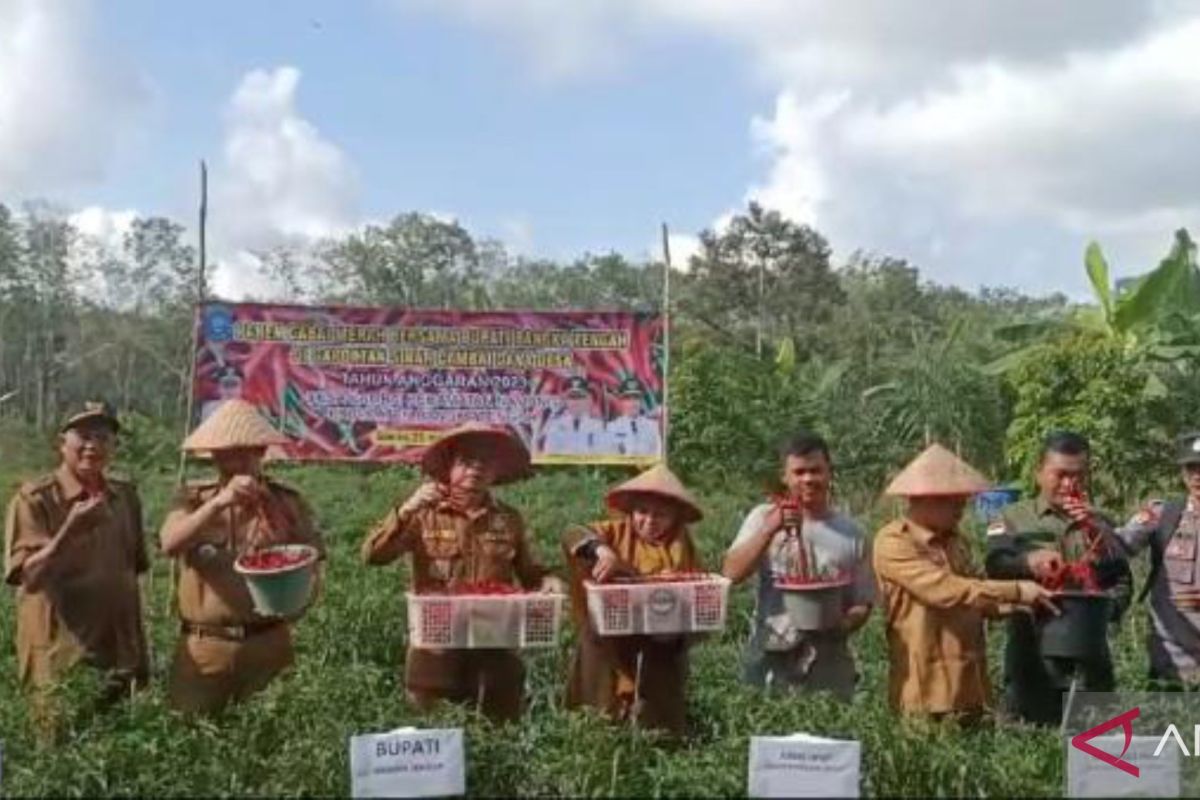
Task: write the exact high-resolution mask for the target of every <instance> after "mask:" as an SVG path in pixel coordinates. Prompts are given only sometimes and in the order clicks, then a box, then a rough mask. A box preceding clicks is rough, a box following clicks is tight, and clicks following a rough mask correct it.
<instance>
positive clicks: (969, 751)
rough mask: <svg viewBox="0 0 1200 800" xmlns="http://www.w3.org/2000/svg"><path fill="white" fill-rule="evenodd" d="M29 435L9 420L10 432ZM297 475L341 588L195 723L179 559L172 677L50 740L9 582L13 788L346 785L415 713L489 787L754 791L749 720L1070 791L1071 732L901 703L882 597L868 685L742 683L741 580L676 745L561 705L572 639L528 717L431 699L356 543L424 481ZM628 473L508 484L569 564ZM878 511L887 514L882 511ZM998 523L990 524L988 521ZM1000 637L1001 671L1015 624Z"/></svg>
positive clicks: (543, 658)
mask: <svg viewBox="0 0 1200 800" xmlns="http://www.w3.org/2000/svg"><path fill="white" fill-rule="evenodd" d="M4 442H10V443H11V442H12V437H11V436H10V437H8V438H7V439H5V438H4V437H3V431H0V443H4ZM0 452H3V454H4V455H3V457H2V459H0V486H3V487H5V489H6V491H7V490H8V489H10V488H11V487H12V485H13V482H14V481H15V480H16V479H18V478H20V477H22V476H28V475H30V474H32V473H33V472H35V471H36V470H37V469H39V468H41V467H42V466H44V464H45V461H44V457H45V453H44V451H43V450H42V449H41V448H40V447H25V446H22V447H21V448H17V447H14V446H12V445H11V444H9V446H6V447H3V448H0ZM279 472H280V474H281V476H282V477H283V478H284V479H285V480H288V481H290V482H292V483H293V484H295V485H297V486H299V487H301V488H302V490H303V491H304V492H305V493H306V495H307V496H308V497H309V499H310V500H311V501H312V503H313V505H314V507H315V508H316V509H317V511H318V514H319V517H320V521H321V523H322V526H323V529H324V531H325V532H326V536H327V539H328V541H329V543H330V549H331V553H330V563H329V568H328V573H327V575H328V579H327V583H326V594H325V595H324V597H323V598H322V601H321V603H320V604H319V605H318V607H316V608H315V609H314V611H313V612H312V613H311V614H310V615H309V616H308V617H307V618H306V619H305V620H304V621H303V623H302V624H301V625H300V626H299V627H298V629H297V650H298V655H297V664H296V667H295V668H294V669H293V670H292V671H290V672H289V673H288V674H287V675H286V676H285V677H284V678H282V679H281V680H279V681H277V682H276V683H275V684H274V685H273V686H271V687H270V689H269V690H268V691H266V692H265V693H264V694H262V695H261V696H259V697H257V698H255V699H254V700H253V701H252V702H250V703H248V704H246V705H244V706H242V707H239V708H236V709H233V710H231V711H229V712H227V713H226V714H224V715H223V716H221V717H220V718H217V719H212V720H205V721H186V720H183V719H181V718H179V717H177V716H175V715H174V714H173V713H172V712H170V711H169V710H168V709H167V708H166V707H165V705H164V701H163V693H162V685H163V679H164V677H165V670H166V665H167V663H168V657H169V654H170V652H171V648H172V646H173V644H174V641H175V637H176V633H175V631H176V627H175V623H174V619H173V617H172V616H171V614H170V597H169V577H168V575H169V571H168V564H167V562H166V561H165V560H164V559H162V558H157V559H156V560H155V564H154V569H153V572H152V574H151V576H150V577H149V581H148V586H147V598H146V602H147V609H148V615H149V624H150V630H151V639H152V648H153V656H154V668H155V674H154V678H155V684H154V686H153V687H152V688H151V689H150V690H149V691H147V692H144V693H143V694H142V695H141V696H139V697H138V698H137V699H136V701H134V702H132V703H130V704H128V705H127V706H125V707H124V708H122V709H120V710H118V711H116V712H113V713H110V714H108V715H106V716H101V717H97V718H92V719H83V718H82V717H81V718H80V719H79V720H78V722H77V724H76V725H75V727H74V729H73V732H72V735H71V737H70V740H69V742H68V743H67V744H65V745H64V746H62V747H60V748H59V749H57V750H54V751H52V752H44V751H39V750H38V749H37V748H36V747H35V745H34V743H33V741H32V738H31V736H30V734H29V729H28V725H27V720H26V718H25V712H24V704H23V703H22V702H21V695H20V691H19V688H18V686H17V683H16V677H15V659H14V658H13V657H12V655H11V654H12V653H13V643H12V636H13V607H12V595H11V593H10V592H4V593H2V594H0V740H2V742H3V756H4V764H3V781H4V784H3V787H0V790H2V791H3V793H5V794H7V795H9V796H18V795H57V796H97V795H111V794H122V795H276V796H279V795H293V796H294V795H302V794H303V795H345V794H347V793H348V792H349V773H348V760H349V759H348V750H347V745H348V737H350V736H351V735H353V734H355V733H362V732H373V731H382V730H390V729H392V728H396V727H399V726H401V725H406V724H411V725H423V726H437V725H463V726H465V727H466V729H467V749H468V777H467V786H468V791H469V792H470V793H471V794H475V795H490V796H497V795H567V796H639V795H640V796H645V795H662V796H728V795H738V794H744V792H745V786H746V758H747V746H748V740H749V737H750V736H751V735H753V734H789V733H792V732H797V731H807V732H809V733H814V734H818V735H826V736H833V737H856V738H858V739H860V740H861V741H862V743H863V757H864V764H863V770H864V775H863V791H864V793H866V794H870V795H892V796H895V795H920V796H946V795H951V796H962V795H974V796H1032V795H1059V794H1061V793H1062V785H1063V784H1062V760H1063V759H1062V746H1061V744H1060V742H1059V740H1058V739H1057V737H1056V736H1055V734H1054V733H1053V732H1046V731H1041V730H1036V729H1033V728H1029V727H1026V726H1020V725H1010V724H999V723H997V724H992V725H988V726H985V727H983V728H982V729H978V730H970V731H965V730H960V729H957V728H954V727H946V726H939V725H935V724H930V723H924V722H921V721H906V720H902V719H899V718H897V717H895V716H893V715H892V714H890V713H889V712H888V710H887V707H886V703H885V693H884V687H885V683H886V677H887V674H886V670H887V661H886V656H885V650H884V641H883V637H882V627H881V624H880V618H879V616H878V614H876V615H874V616H873V618H872V620H871V622H870V623H869V624H868V626H867V627H866V628H865V629H864V631H863V632H862V633H861V634H860V635H859V636H858V637H857V639H856V641H855V649H856V651H857V654H858V660H859V665H860V672H861V673H862V678H861V683H860V688H859V691H858V693H857V696H856V698H855V700H854V702H853V704H851V705H849V706H840V705H838V704H836V703H834V702H832V701H830V700H827V699H825V698H824V697H809V696H788V697H787V698H786V699H784V700H777V699H769V698H766V697H764V696H763V695H762V694H761V693H758V692H755V691H752V690H750V689H747V688H745V687H743V686H741V685H739V684H738V682H737V672H738V663H739V656H740V649H741V646H742V643H743V642H744V641H745V639H746V636H747V633H748V628H749V619H750V612H751V591H750V588H749V587H742V588H741V589H739V590H737V591H736V592H735V594H734V596H733V605H732V611H733V613H732V614H731V624H730V626H729V628H728V630H727V631H726V632H725V633H724V635H723V636H721V637H719V638H714V639H712V640H710V641H708V642H706V643H704V644H702V645H701V646H699V647H698V648H697V649H696V650H695V651H694V652H693V660H692V667H693V674H692V677H691V683H690V709H689V716H690V725H691V731H692V733H691V736H690V738H689V739H688V741H687V742H686V743H685V744H682V745H673V746H672V745H667V744H664V743H661V742H658V741H655V740H654V739H653V738H652V737H648V736H646V735H645V734H643V733H640V732H637V731H632V730H629V729H627V728H622V727H617V726H612V725H609V724H606V723H605V722H603V721H602V720H599V719H597V718H594V717H592V716H591V715H588V714H575V713H568V712H566V711H564V710H562V708H561V703H560V698H561V687H562V685H563V680H564V676H565V671H566V663H567V656H568V653H569V647H570V645H571V637H570V636H567V637H564V639H563V641H562V642H561V644H560V646H559V647H558V648H556V649H553V650H548V651H540V652H537V653H535V654H533V655H530V656H528V658H527V664H528V666H529V670H530V680H529V682H528V693H529V707H528V713H527V715H526V718H525V721H523V722H522V723H521V724H519V725H515V726H509V727H505V728H495V727H492V726H490V725H489V724H488V723H486V722H485V721H483V720H481V719H480V718H478V717H477V716H476V715H474V714H473V713H471V712H469V711H465V710H461V709H455V708H447V709H444V710H443V711H440V712H438V713H436V714H434V715H431V716H427V717H420V716H418V715H417V714H415V713H414V711H413V710H412V709H410V708H409V707H408V706H407V705H406V704H405V702H404V699H403V687H402V684H401V682H400V679H399V678H400V671H401V666H402V665H401V660H402V656H403V649H404V638H405V636H404V614H403V610H404V609H403V594H402V592H403V588H404V586H405V581H406V577H405V574H404V572H403V570H402V569H398V568H386V569H377V568H370V569H369V568H366V567H364V566H362V565H361V563H360V562H359V560H358V555H357V548H358V545H359V542H360V541H361V538H362V536H363V535H364V533H365V531H366V530H367V529H368V527H369V526H370V525H371V523H372V522H373V521H374V520H375V519H376V518H378V517H379V516H381V515H382V513H383V512H384V511H385V510H386V508H387V507H388V505H389V503H390V502H392V501H393V500H394V499H395V498H396V497H398V496H400V495H402V494H405V493H406V492H407V491H409V490H410V489H411V488H412V487H413V486H414V485H415V481H416V477H415V475H414V474H413V473H412V472H410V471H408V470H402V469H388V470H375V471H371V472H364V471H356V470H351V469H347V468H295V469H284V470H279ZM618 477H619V475H618V474H617V473H611V472H604V471H600V470H571V471H546V472H545V473H543V474H541V475H539V476H538V477H537V478H535V479H533V480H531V481H529V482H527V483H525V484H522V485H519V486H517V487H513V488H511V489H508V490H505V491H504V492H503V493H502V496H503V497H504V498H505V499H506V500H508V501H509V502H511V503H512V504H514V505H515V506H517V507H518V508H519V509H521V510H522V511H523V512H524V514H525V516H526V519H527V520H528V522H529V523H530V525H531V527H532V529H533V531H534V535H535V537H536V540H537V543H538V546H539V550H540V553H541V554H542V556H543V558H544V559H545V560H546V561H547V562H549V563H551V564H557V562H558V548H557V543H556V540H557V536H558V534H559V533H560V532H561V531H562V530H563V528H564V527H565V525H566V524H568V523H569V522H577V521H587V520H589V519H592V518H594V517H595V515H596V514H597V513H598V511H599V509H600V508H601V498H602V496H603V493H604V489H605V487H606V486H607V485H608V483H610V482H612V481H614V480H615V479H616V478H618ZM172 481H173V476H172V475H171V474H170V472H169V471H164V472H160V473H157V474H147V475H143V476H141V486H142V493H143V498H144V501H145V503H146V508H147V512H146V513H147V521H148V526H149V528H150V529H151V530H156V526H157V523H158V521H159V520H161V517H162V511H163V508H164V505H165V503H166V500H167V498H168V496H169V494H170V491H171V485H172ZM701 496H702V498H703V500H704V504H705V506H706V509H707V511H708V516H707V518H706V519H705V521H704V522H703V523H702V524H701V525H699V526H698V528H697V530H696V531H695V535H696V538H697V540H698V542H699V544H700V546H701V549H702V551H703V554H704V556H705V557H706V558H707V559H708V560H709V562H708V563H710V564H716V563H718V560H719V556H720V553H721V552H722V551H723V549H724V547H725V545H726V544H727V543H728V541H729V540H730V538H731V537H732V535H733V533H734V531H736V528H737V525H738V523H739V522H740V518H741V515H742V514H744V513H745V511H746V510H747V508H748V506H749V505H750V504H751V503H752V502H755V501H756V497H755V493H754V492H753V491H748V490H743V489H741V488H737V487H727V486H726V487H719V486H718V487H705V488H704V489H703V491H702V492H701ZM875 521H877V520H872V522H873V523H874V522H875ZM979 533H980V532H979V531H978V530H976V531H975V534H976V535H978V534H979ZM1145 626H1146V621H1145V619H1144V616H1143V612H1142V611H1141V610H1135V611H1134V612H1132V613H1131V614H1130V615H1129V616H1128V618H1127V620H1126V622H1125V623H1124V625H1123V627H1122V628H1121V630H1120V632H1119V634H1118V636H1117V639H1116V645H1115V652H1116V658H1117V669H1118V675H1119V680H1120V682H1121V684H1122V686H1125V687H1129V688H1133V687H1136V686H1141V685H1142V675H1143V673H1144V653H1143V648H1142V646H1141V642H1142V641H1143V637H1144V634H1145ZM994 631H995V632H994V635H992V636H991V639H990V647H991V649H992V651H993V652H992V665H993V672H994V674H995V680H996V684H997V685H999V675H998V674H996V673H998V668H999V664H1000V647H1001V645H1002V640H1003V635H1002V633H1001V629H1000V628H996V629H994Z"/></svg>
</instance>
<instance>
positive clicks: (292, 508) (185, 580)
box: [163, 478, 325, 626]
mask: <svg viewBox="0 0 1200 800" xmlns="http://www.w3.org/2000/svg"><path fill="white" fill-rule="evenodd" d="M266 486H267V490H268V492H269V497H270V500H269V501H268V503H269V511H268V515H269V516H270V517H271V519H272V523H271V526H270V527H271V528H273V530H269V529H268V527H267V526H266V525H264V524H263V522H262V521H261V520H260V518H259V516H258V515H257V514H255V513H254V512H253V511H251V510H249V509H246V508H244V507H242V506H237V505H235V506H233V507H231V508H228V509H226V510H225V511H223V512H221V513H220V514H218V515H216V516H214V517H213V519H212V521H211V522H209V524H208V526H207V527H206V528H205V529H204V530H203V531H201V533H200V534H199V536H198V537H197V538H196V539H195V540H193V544H192V546H191V547H190V548H189V549H188V550H187V552H185V553H184V554H183V555H182V556H180V557H179V563H180V572H179V581H178V585H177V592H176V593H177V600H178V607H179V617H180V619H182V620H184V621H185V622H191V623H195V624H199V625H214V626H238V625H246V624H249V623H253V622H255V621H258V620H261V619H262V617H260V616H259V615H258V614H256V613H255V612H254V601H253V600H252V599H251V598H250V590H249V588H247V586H246V581H245V579H244V578H243V577H242V576H241V575H239V574H238V573H237V572H235V571H234V569H233V562H234V561H235V560H236V559H237V557H238V555H239V554H240V553H241V552H242V551H243V550H244V549H245V548H246V547H247V546H248V545H249V544H250V542H251V541H252V539H254V538H255V537H257V540H258V543H259V544H307V545H312V546H313V547H315V548H317V550H318V551H319V552H320V554H321V558H324V557H325V545H324V542H323V541H322V539H321V535H320V533H318V532H317V529H316V527H315V524H314V520H313V513H312V510H311V509H310V508H309V505H308V503H307V502H305V500H304V498H303V497H301V496H300V494H299V492H297V491H296V490H295V489H292V488H291V487H289V486H286V485H284V484H282V483H279V482H277V481H275V480H272V479H270V478H267V479H266ZM219 491H221V484H220V482H218V481H216V480H209V481H200V482H197V483H192V484H189V485H188V486H186V487H185V488H183V489H182V490H181V491H180V492H179V493H178V494H177V495H176V497H175V500H174V502H173V503H172V506H171V510H170V512H169V513H168V516H167V519H166V521H165V522H164V523H163V525H164V526H166V525H167V524H168V523H170V522H171V521H172V517H174V516H175V515H182V514H190V513H192V512H193V511H195V510H196V509H198V508H199V507H200V506H202V505H203V504H204V503H206V502H207V501H208V500H210V499H211V498H212V497H213V496H214V495H216V494H217V493H218V492H219Z"/></svg>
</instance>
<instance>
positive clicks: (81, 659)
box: [4, 402, 150, 743]
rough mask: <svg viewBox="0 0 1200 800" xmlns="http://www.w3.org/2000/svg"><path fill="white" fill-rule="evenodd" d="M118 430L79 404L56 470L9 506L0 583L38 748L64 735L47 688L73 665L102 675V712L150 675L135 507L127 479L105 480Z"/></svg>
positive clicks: (59, 710)
mask: <svg viewBox="0 0 1200 800" xmlns="http://www.w3.org/2000/svg"><path fill="white" fill-rule="evenodd" d="M119 430H120V425H119V423H118V422H117V418H116V415H115V413H114V412H113V410H112V408H111V407H109V406H108V405H106V404H104V403H99V402H93V403H87V404H85V406H84V408H83V410H82V411H80V412H79V413H76V414H74V415H72V416H71V417H69V418H68V419H67V420H66V422H65V423H64V424H63V426H62V428H61V429H60V436H59V455H60V459H61V463H60V464H59V466H58V468H57V469H56V470H55V471H54V472H52V473H50V474H49V475H46V476H45V477H43V478H40V479H38V480H35V481H32V482H30V483H27V484H25V485H24V486H22V487H21V488H20V490H18V492H17V494H16V496H14V497H13V498H12V501H11V502H10V503H9V505H8V515H7V520H6V524H5V536H4V544H5V547H4V579H5V582H6V583H8V584H9V585H10V586H13V587H16V590H17V598H16V613H17V630H16V645H17V675H18V677H19V679H20V681H21V683H22V684H24V686H25V688H26V689H28V690H29V691H30V692H31V699H32V704H33V708H32V710H33V718H34V723H35V725H36V727H37V732H38V736H39V739H40V740H41V741H42V742H43V743H50V742H51V741H53V740H54V739H55V738H57V736H58V734H59V733H61V723H62V722H63V716H64V712H65V710H66V709H65V708H64V707H63V706H62V704H61V702H60V700H59V698H58V697H57V693H56V692H55V691H54V689H55V687H56V685H57V684H59V683H60V682H61V681H62V680H63V679H64V678H66V676H67V674H68V673H70V672H72V671H73V670H74V669H75V668H76V667H77V666H78V665H86V666H88V667H91V668H93V669H95V670H97V671H98V672H99V673H100V675H101V681H102V686H103V688H102V693H101V696H100V697H99V698H97V700H98V702H99V705H101V706H107V705H109V704H111V703H113V702H115V701H117V700H119V699H121V698H122V697H125V696H128V694H129V690H130V688H131V687H132V686H136V685H142V684H144V683H145V682H146V681H147V679H148V676H149V663H148V658H147V648H146V636H145V631H144V628H143V622H142V607H141V594H140V589H139V586H138V576H139V575H141V574H142V573H144V572H145V571H146V570H147V569H148V568H149V566H150V564H149V561H148V559H147V557H146V546H145V540H144V536H143V531H142V506H141V501H140V499H139V498H138V492H137V488H136V487H135V486H134V485H133V484H132V483H129V482H127V481H122V480H117V479H115V478H112V477H110V476H108V475H107V474H106V468H107V466H108V463H109V461H110V460H111V459H112V456H113V453H114V451H115V448H116V437H117V433H118V431H119Z"/></svg>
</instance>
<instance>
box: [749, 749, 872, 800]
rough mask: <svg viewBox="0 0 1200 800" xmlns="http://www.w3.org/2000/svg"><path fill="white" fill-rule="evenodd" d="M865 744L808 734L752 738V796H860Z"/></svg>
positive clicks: (750, 788)
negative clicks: (860, 777) (860, 778)
mask: <svg viewBox="0 0 1200 800" xmlns="http://www.w3.org/2000/svg"><path fill="white" fill-rule="evenodd" d="M861 769H862V745H861V744H860V743H859V742H856V741H841V740H839V739H823V738H821V737H818V736H810V735H808V734H806V733H797V734H794V735H792V736H753V737H751V738H750V775H749V786H748V792H749V795H750V796H751V797H858V795H859V776H860V772H861Z"/></svg>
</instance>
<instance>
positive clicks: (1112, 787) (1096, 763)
mask: <svg viewBox="0 0 1200 800" xmlns="http://www.w3.org/2000/svg"><path fill="white" fill-rule="evenodd" d="M1159 741H1160V737H1157V736H1134V737H1133V738H1132V739H1131V740H1130V742H1129V750H1128V751H1126V753H1125V755H1123V756H1121V758H1122V759H1123V760H1125V761H1128V762H1129V763H1130V764H1133V765H1134V766H1136V767H1137V768H1138V772H1139V773H1140V774H1139V775H1138V776H1137V777H1134V776H1133V775H1131V774H1129V773H1128V772H1125V771H1124V770H1121V769H1118V768H1116V767H1114V766H1112V765H1111V764H1106V763H1105V762H1103V761H1101V760H1100V759H1098V758H1096V757H1095V756H1093V755H1089V754H1088V753H1085V752H1083V751H1082V750H1080V749H1078V748H1076V747H1072V746H1071V744H1070V741H1069V740H1068V741H1067V743H1066V747H1067V796H1068V797H1179V790H1180V787H1179V769H1180V764H1179V748H1178V747H1177V746H1175V743H1174V741H1173V740H1172V741H1168V742H1167V746H1166V747H1164V748H1163V749H1162V752H1160V753H1159V754H1158V756H1157V757H1155V755H1154V751H1155V749H1156V748H1157V747H1158V743H1159ZM1088 743H1089V744H1091V745H1093V746H1095V748H1096V749H1097V750H1102V751H1104V752H1105V753H1110V754H1112V755H1114V756H1120V754H1121V748H1123V747H1124V746H1125V737H1124V736H1122V735H1117V736H1096V737H1094V738H1092V739H1089V740H1088ZM1188 744H1191V742H1188Z"/></svg>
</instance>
